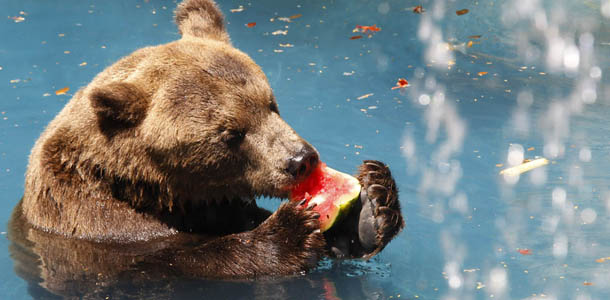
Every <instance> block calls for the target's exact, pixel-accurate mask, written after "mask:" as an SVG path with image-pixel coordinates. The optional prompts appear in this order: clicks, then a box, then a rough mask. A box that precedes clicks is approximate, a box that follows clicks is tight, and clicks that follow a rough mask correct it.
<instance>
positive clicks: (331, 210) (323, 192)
mask: <svg viewBox="0 0 610 300" xmlns="http://www.w3.org/2000/svg"><path fill="white" fill-rule="evenodd" d="M358 196H360V183H359V182H358V179H356V178H355V177H353V176H351V175H348V174H345V173H341V172H339V171H336V170H333V169H331V168H329V167H327V166H326V164H325V163H322V162H320V163H319V164H318V166H317V167H316V169H314V170H313V171H312V172H311V174H310V175H309V177H307V178H306V179H305V180H304V181H303V182H301V183H299V184H298V185H297V186H295V187H294V188H293V189H292V190H291V192H290V201H303V200H305V203H304V204H303V205H304V207H309V206H311V205H314V204H315V205H316V206H315V207H314V208H313V210H314V211H316V212H318V213H319V214H320V218H319V220H320V230H321V231H322V232H324V231H326V230H328V229H330V228H331V227H332V226H333V225H334V224H335V223H336V222H337V221H338V220H339V219H340V218H341V217H342V216H344V215H346V214H347V213H348V212H349V209H350V207H351V206H352V204H353V203H354V202H355V201H356V200H357V199H358Z"/></svg>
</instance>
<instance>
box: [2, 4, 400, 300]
mask: <svg viewBox="0 0 610 300" xmlns="http://www.w3.org/2000/svg"><path fill="white" fill-rule="evenodd" d="M222 19H223V16H222V14H221V12H220V11H219V10H218V8H217V6H216V4H215V3H213V2H212V1H208V0H186V1H184V2H183V3H181V4H179V5H178V8H177V9H176V22H177V25H178V28H179V31H180V32H181V34H182V38H181V39H180V40H177V41H174V42H171V43H168V44H164V45H159V46H155V47H147V48H143V49H140V50H137V51H135V52H134V53H132V54H131V55H129V56H127V57H125V58H123V59H121V60H119V61H118V62H117V63H115V64H114V65H112V66H110V67H108V68H107V69H106V70H104V71H103V72H101V73H100V74H98V75H97V76H96V77H95V78H94V79H93V81H92V82H91V83H90V84H89V85H87V86H86V87H84V88H82V89H81V90H79V91H78V92H77V93H76V94H75V95H74V97H73V98H72V99H71V100H70V102H69V103H68V104H67V105H66V106H65V108H64V109H63V110H62V111H61V112H60V113H59V114H58V115H57V117H56V118H55V119H54V120H53V121H51V123H50V124H49V125H48V127H47V128H46V129H45V131H44V132H43V133H42V135H41V136H40V138H39V139H38V141H37V142H36V144H35V146H34V148H33V149H32V153H31V155H30V161H29V165H28V170H27V173H26V183H25V193H24V197H23V199H22V201H21V202H20V204H19V205H18V206H17V207H16V208H15V212H14V214H13V218H12V220H11V228H12V229H11V230H12V231H11V232H12V233H11V239H12V240H13V246H14V247H13V249H12V252H13V255H14V257H15V258H16V262H17V263H16V267H17V269H19V270H20V272H19V273H20V274H30V273H31V272H34V273H40V274H39V275H40V278H42V280H43V282H44V286H45V287H46V288H49V289H50V290H62V288H61V287H62V286H63V285H66V284H68V283H67V282H76V283H77V282H79V281H81V282H85V281H88V280H93V279H94V278H93V277H91V276H94V277H95V276H97V275H96V274H97V273H95V272H97V270H98V269H99V268H102V269H100V270H99V271H100V272H98V273H100V274H102V275H103V276H107V277H108V278H109V279H108V280H110V281H109V282H118V281H117V280H119V281H120V279H121V278H124V277H123V276H124V274H127V273H131V272H132V271H133V270H140V271H144V272H145V273H146V272H148V273H146V274H156V275H154V276H161V277H172V276H178V277H195V278H257V277H261V276H278V275H290V274H298V273H300V272H303V271H307V270H309V269H311V268H313V267H315V266H316V265H317V263H318V261H319V260H320V259H322V258H323V257H325V256H328V255H330V256H335V257H346V258H358V257H364V258H368V257H370V256H372V255H374V254H376V253H378V252H379V251H380V250H381V249H383V247H385V245H386V244H387V243H388V242H389V241H390V240H391V239H392V238H393V237H394V236H395V235H396V234H397V233H398V232H399V231H400V229H401V228H402V227H403V226H404V222H403V220H402V216H401V214H400V206H399V202H398V200H397V199H398V193H397V190H396V187H395V184H394V180H393V179H392V176H391V174H390V171H389V169H388V168H387V166H385V165H384V164H383V163H380V162H376V161H365V162H364V163H363V164H362V166H361V168H360V170H359V175H358V179H359V180H360V182H361V184H362V185H363V190H362V193H361V199H360V200H361V201H360V202H359V204H357V205H356V208H354V209H352V212H351V213H350V215H349V216H348V217H347V219H346V220H344V222H343V223H342V225H341V226H337V227H336V228H334V229H333V230H330V231H328V232H326V233H325V234H322V233H320V231H319V230H318V222H317V217H318V216H317V214H316V213H314V212H313V211H311V210H306V209H302V208H299V207H297V205H295V204H291V203H284V204H282V205H281V206H280V208H279V209H278V210H277V211H276V212H274V213H273V214H272V213H270V212H268V211H266V210H263V209H261V208H259V207H257V206H256V203H255V201H254V199H255V198H256V197H257V196H272V197H279V198H286V197H287V196H288V190H289V189H290V188H291V187H292V186H294V185H295V184H297V183H298V182H299V181H300V180H302V179H303V178H304V177H306V176H307V175H308V174H309V172H310V171H311V169H313V168H314V167H315V166H316V164H317V162H318V158H317V157H318V154H317V151H316V150H315V149H314V148H313V147H312V146H311V145H310V144H309V143H307V142H306V141H305V140H303V139H302V138H301V137H299V136H298V135H297V134H296V133H295V132H294V130H293V129H292V128H291V127H290V126H289V125H288V124H286V123H285V122H284V121H283V120H282V119H281V117H280V116H279V110H278V106H277V103H276V100H275V98H274V97H273V93H272V91H271V88H270V87H269V84H268V82H267V79H266V77H265V75H264V73H263V72H262V71H261V70H260V68H259V67H258V65H256V64H255V63H254V62H253V61H252V60H251V59H250V58H249V57H248V56H247V55H246V54H244V53H242V52H240V51H239V50H237V49H235V48H233V46H232V45H231V44H230V40H229V36H228V34H227V33H226V31H225V28H224V24H223V21H222ZM363 208H366V210H365V209H363ZM346 243H347V244H346ZM17 250H19V251H22V252H21V253H18V252H19V251H17ZM124 250H126V251H124ZM23 253H27V254H25V255H26V256H25V257H31V255H34V256H37V257H39V259H40V261H39V263H40V262H42V263H40V264H38V265H35V266H34V265H32V262H28V263H21V262H23V261H25V260H21V259H20V257H22V256H21V255H22V254H23ZM33 266H34V267H35V268H36V269H38V271H32V270H28V271H25V270H26V269H29V268H30V267H33ZM151 270H154V271H153V272H151ZM47 272H49V274H50V273H53V276H47V275H45V274H46V273H47ZM79 274H80V275H79ZM74 276H76V277H74ZM151 276H152V275H151ZM24 277H27V276H24ZM51 277H52V278H51ZM144 277H146V276H144ZM41 285H43V283H41ZM82 286H83V287H85V286H87V284H84V283H83V284H82ZM59 294H62V293H59Z"/></svg>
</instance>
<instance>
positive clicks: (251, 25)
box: [246, 22, 256, 28]
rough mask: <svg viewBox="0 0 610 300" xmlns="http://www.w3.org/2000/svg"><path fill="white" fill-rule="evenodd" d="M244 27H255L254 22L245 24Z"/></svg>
mask: <svg viewBox="0 0 610 300" xmlns="http://www.w3.org/2000/svg"><path fill="white" fill-rule="evenodd" d="M246 26H247V27H248V28H252V27H254V26H256V22H251V23H248V24H246Z"/></svg>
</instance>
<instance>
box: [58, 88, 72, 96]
mask: <svg viewBox="0 0 610 300" xmlns="http://www.w3.org/2000/svg"><path fill="white" fill-rule="evenodd" d="M69 90H70V88H69V87H65V88H63V89H59V90H57V91H55V95H58V96H59V95H63V94H65V93H66V92H68V91H69Z"/></svg>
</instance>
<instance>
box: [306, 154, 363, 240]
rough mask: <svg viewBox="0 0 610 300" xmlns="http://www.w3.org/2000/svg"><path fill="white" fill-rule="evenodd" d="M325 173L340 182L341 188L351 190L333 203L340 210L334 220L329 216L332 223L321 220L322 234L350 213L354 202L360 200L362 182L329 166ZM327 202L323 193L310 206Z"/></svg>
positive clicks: (325, 168)
mask: <svg viewBox="0 0 610 300" xmlns="http://www.w3.org/2000/svg"><path fill="white" fill-rule="evenodd" d="M324 172H326V173H328V175H330V177H331V178H332V179H333V181H338V183H339V184H340V187H339V188H343V187H347V188H349V190H348V191H347V192H345V193H344V194H343V195H341V196H340V197H339V198H338V199H336V200H334V201H333V203H332V204H333V205H334V206H335V207H338V209H337V210H336V211H337V215H336V216H334V218H333V216H329V220H330V221H323V220H322V218H321V220H320V231H322V232H324V231H327V230H329V229H330V228H332V227H333V226H334V225H335V224H336V223H337V222H338V221H340V220H341V219H342V218H344V217H345V216H346V215H347V214H348V213H349V211H350V209H351V207H352V206H353V204H354V202H355V201H356V200H358V197H359V196H360V189H361V186H360V182H358V179H356V178H355V177H353V176H351V175H349V174H345V173H343V172H339V171H337V170H334V169H332V168H329V167H328V166H325V167H324ZM325 201H326V198H325V194H324V193H322V194H318V195H315V196H314V197H313V198H312V199H311V200H310V201H309V205H311V204H320V203H323V202H325Z"/></svg>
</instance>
